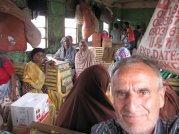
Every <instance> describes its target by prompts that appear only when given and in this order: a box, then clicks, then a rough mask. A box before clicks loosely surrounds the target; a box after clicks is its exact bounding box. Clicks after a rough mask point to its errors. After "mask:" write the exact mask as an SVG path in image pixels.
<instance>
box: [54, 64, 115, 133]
mask: <svg viewBox="0 0 179 134" xmlns="http://www.w3.org/2000/svg"><path fill="white" fill-rule="evenodd" d="M109 80H110V79H109V74H108V72H107V71H106V70H105V69H104V68H103V67H102V66H101V65H94V66H91V67H89V68H87V69H85V70H84V71H83V72H82V73H81V74H80V76H79V77H78V79H77V81H76V82H75V84H74V87H73V88H72V89H71V91H70V93H69V95H68V96H67V98H66V100H65V102H64V103H63V104H62V107H61V108H60V111H59V114H58V117H57V120H56V125H57V126H60V127H63V128H67V129H71V130H76V131H79V132H83V133H90V129H91V127H92V126H93V125H94V124H96V123H98V122H101V121H105V120H107V119H111V118H115V113H114V109H113V107H112V105H111V103H110V101H109V99H108V98H107V96H106V91H107V88H108V85H109Z"/></svg>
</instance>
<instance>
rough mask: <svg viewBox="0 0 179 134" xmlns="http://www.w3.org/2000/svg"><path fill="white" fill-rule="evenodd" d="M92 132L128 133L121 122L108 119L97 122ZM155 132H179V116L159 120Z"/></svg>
mask: <svg viewBox="0 0 179 134" xmlns="http://www.w3.org/2000/svg"><path fill="white" fill-rule="evenodd" d="M91 134H127V133H126V132H125V130H124V129H123V128H122V127H121V126H120V124H119V123H118V122H117V121H116V120H114V119H111V120H108V121H106V122H101V123H99V124H96V125H94V126H93V127H92V129H91ZM155 134H179V116H177V117H176V118H175V119H171V120H168V121H162V120H160V119H159V120H158V121H157V124H156V128H155Z"/></svg>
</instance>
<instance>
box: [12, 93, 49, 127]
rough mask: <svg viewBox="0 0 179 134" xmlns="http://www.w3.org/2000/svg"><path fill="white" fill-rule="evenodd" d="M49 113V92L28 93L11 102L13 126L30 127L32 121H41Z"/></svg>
mask: <svg viewBox="0 0 179 134" xmlns="http://www.w3.org/2000/svg"><path fill="white" fill-rule="evenodd" d="M48 113H49V99H48V95H47V94H38V93H27V94H25V95H23V96H22V97H21V98H19V99H18V100H17V101H15V102H14V103H12V104H11V116H12V123H13V126H14V127H16V126H25V127H29V125H30V124H31V122H32V121H35V122H41V121H42V120H43V119H44V118H45V117H46V116H47V114H48Z"/></svg>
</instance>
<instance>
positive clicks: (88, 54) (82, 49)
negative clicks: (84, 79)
mask: <svg viewBox="0 0 179 134" xmlns="http://www.w3.org/2000/svg"><path fill="white" fill-rule="evenodd" d="M95 63H96V59H95V55H94V53H93V52H92V51H91V50H89V49H88V45H87V42H86V41H85V40H81V41H80V42H79V51H78V52H77V53H76V56H75V71H76V77H78V76H79V75H80V73H81V72H82V71H83V70H85V69H86V68H88V67H90V66H92V65H94V64H95Z"/></svg>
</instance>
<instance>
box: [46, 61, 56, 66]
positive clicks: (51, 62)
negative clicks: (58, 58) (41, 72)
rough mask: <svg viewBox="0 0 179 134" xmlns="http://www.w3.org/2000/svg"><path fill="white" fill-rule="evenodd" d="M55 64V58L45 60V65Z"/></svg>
mask: <svg viewBox="0 0 179 134" xmlns="http://www.w3.org/2000/svg"><path fill="white" fill-rule="evenodd" d="M54 65H55V61H53V60H49V61H46V62H45V67H49V66H54Z"/></svg>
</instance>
